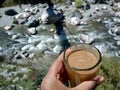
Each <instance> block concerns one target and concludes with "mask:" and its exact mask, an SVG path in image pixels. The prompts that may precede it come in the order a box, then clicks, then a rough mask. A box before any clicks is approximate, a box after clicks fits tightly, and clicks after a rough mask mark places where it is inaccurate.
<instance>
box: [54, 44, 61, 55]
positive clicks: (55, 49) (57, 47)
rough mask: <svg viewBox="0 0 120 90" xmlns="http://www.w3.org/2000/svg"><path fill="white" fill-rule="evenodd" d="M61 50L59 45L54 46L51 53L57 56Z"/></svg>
mask: <svg viewBox="0 0 120 90" xmlns="http://www.w3.org/2000/svg"><path fill="white" fill-rule="evenodd" d="M61 50H62V47H61V46H59V45H56V46H55V47H54V48H53V53H56V54H59V53H60V51H61Z"/></svg>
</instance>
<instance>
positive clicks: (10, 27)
mask: <svg viewBox="0 0 120 90" xmlns="http://www.w3.org/2000/svg"><path fill="white" fill-rule="evenodd" d="M4 29H5V30H10V29H12V26H5V27H4Z"/></svg>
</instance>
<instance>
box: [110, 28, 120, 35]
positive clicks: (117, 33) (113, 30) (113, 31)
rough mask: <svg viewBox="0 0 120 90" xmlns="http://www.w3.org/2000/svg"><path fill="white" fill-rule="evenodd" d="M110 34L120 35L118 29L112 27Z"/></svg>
mask: <svg viewBox="0 0 120 90" xmlns="http://www.w3.org/2000/svg"><path fill="white" fill-rule="evenodd" d="M111 33H112V34H116V35H120V27H114V28H112V30H111Z"/></svg>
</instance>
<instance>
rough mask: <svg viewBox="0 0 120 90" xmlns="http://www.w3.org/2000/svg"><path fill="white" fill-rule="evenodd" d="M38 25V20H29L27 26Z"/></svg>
mask: <svg viewBox="0 0 120 90" xmlns="http://www.w3.org/2000/svg"><path fill="white" fill-rule="evenodd" d="M38 25H39V20H33V21H32V20H30V21H29V25H28V27H37V26H38Z"/></svg>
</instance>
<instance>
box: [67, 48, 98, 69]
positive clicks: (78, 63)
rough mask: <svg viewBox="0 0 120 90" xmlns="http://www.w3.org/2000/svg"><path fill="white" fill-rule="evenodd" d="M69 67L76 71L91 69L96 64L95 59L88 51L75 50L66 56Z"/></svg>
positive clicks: (96, 60)
mask: <svg viewBox="0 0 120 90" xmlns="http://www.w3.org/2000/svg"><path fill="white" fill-rule="evenodd" d="M67 60H68V63H69V65H70V66H72V67H74V68H78V69H86V68H91V67H93V66H94V65H96V63H97V62H98V59H97V57H96V56H95V55H94V54H92V53H91V52H89V51H81V50H76V51H74V52H71V53H70V55H69V56H68V59H67Z"/></svg>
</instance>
